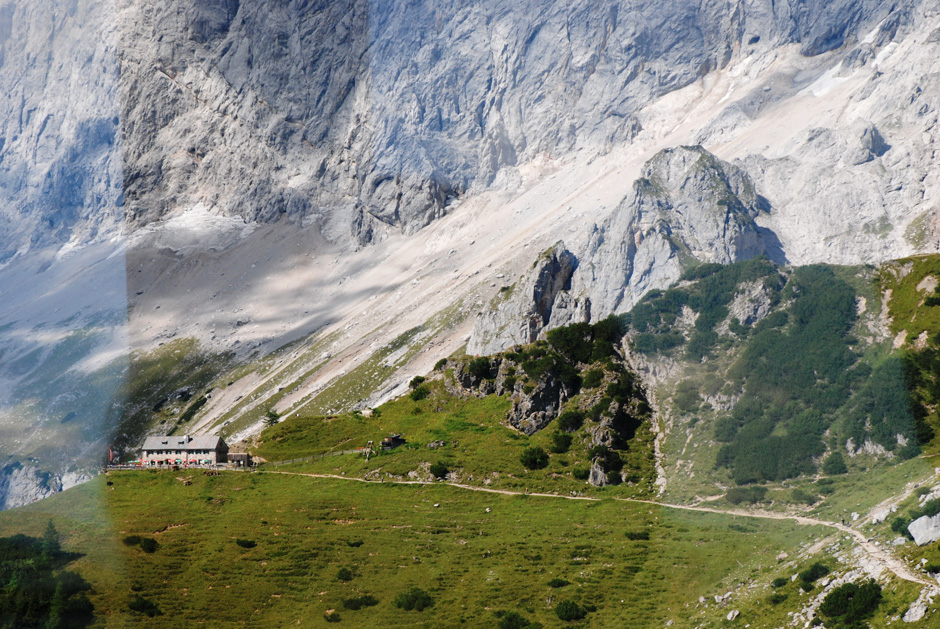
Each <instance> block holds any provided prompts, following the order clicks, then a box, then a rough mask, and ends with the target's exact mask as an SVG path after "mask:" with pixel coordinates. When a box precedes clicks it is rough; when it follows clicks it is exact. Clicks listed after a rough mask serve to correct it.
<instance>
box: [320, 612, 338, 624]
mask: <svg viewBox="0 0 940 629" xmlns="http://www.w3.org/2000/svg"><path fill="white" fill-rule="evenodd" d="M323 620H325V621H327V622H339V621H340V620H342V618H340V616H339V613H338V612H335V611H331V612H323Z"/></svg>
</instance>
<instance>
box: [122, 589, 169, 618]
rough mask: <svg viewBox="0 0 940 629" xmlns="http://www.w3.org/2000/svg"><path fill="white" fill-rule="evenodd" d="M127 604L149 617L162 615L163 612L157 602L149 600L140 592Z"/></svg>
mask: <svg viewBox="0 0 940 629" xmlns="http://www.w3.org/2000/svg"><path fill="white" fill-rule="evenodd" d="M127 606H128V607H129V608H130V609H131V610H132V611H135V612H138V613H141V614H143V615H145V616H147V617H149V618H153V617H155V616H162V615H163V612H162V611H160V608H159V607H157V604H156V603H154V602H153V601H150V600H147V599H146V598H144V597H143V596H141V595H140V594H135V595H134V596H132V597H131V598H130V600H129V601H128V602H127Z"/></svg>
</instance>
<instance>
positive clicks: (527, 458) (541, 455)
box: [519, 446, 548, 470]
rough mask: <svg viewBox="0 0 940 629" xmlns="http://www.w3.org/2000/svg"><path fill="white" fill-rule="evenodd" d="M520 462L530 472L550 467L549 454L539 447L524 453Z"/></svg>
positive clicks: (526, 450)
mask: <svg viewBox="0 0 940 629" xmlns="http://www.w3.org/2000/svg"><path fill="white" fill-rule="evenodd" d="M519 461H521V462H522V464H523V465H524V466H525V467H526V468H527V469H530V470H540V469H543V468H546V467H548V453H547V452H545V450H543V449H542V448H541V447H539V446H532V447H530V448H526V449H525V450H523V451H522V455H521V456H520V457H519Z"/></svg>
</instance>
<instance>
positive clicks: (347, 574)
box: [336, 567, 353, 582]
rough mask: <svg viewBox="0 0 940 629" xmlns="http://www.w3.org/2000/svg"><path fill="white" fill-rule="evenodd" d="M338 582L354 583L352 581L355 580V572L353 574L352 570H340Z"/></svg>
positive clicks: (337, 574)
mask: <svg viewBox="0 0 940 629" xmlns="http://www.w3.org/2000/svg"><path fill="white" fill-rule="evenodd" d="M336 580H337V581H344V582H345V581H352V580H353V572H352V570H350V569H349V568H345V567H344V568H340V569H339V571H337V573H336Z"/></svg>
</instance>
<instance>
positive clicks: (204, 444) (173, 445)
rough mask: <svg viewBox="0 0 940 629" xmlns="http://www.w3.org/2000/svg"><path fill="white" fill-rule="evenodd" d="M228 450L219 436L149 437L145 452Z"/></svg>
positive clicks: (145, 441)
mask: <svg viewBox="0 0 940 629" xmlns="http://www.w3.org/2000/svg"><path fill="white" fill-rule="evenodd" d="M220 448H221V449H223V450H224V449H226V448H227V446H226V445H225V442H224V441H222V437H220V436H218V435H200V436H197V437H191V436H189V435H174V436H172V437H147V438H146V439H145V440H144V447H143V449H144V450H218V449H220Z"/></svg>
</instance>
